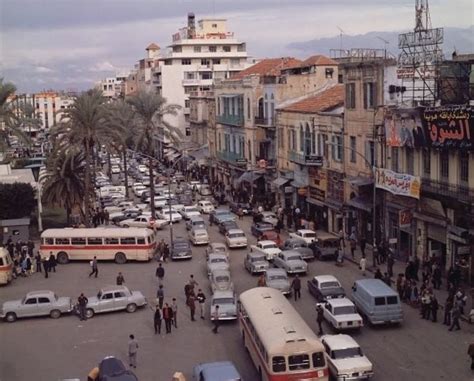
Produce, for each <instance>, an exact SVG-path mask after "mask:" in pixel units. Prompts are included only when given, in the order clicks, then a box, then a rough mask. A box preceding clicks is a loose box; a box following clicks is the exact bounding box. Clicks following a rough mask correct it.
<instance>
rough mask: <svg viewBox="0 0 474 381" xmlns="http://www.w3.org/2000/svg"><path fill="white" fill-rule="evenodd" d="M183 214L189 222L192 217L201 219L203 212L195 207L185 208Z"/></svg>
mask: <svg viewBox="0 0 474 381" xmlns="http://www.w3.org/2000/svg"><path fill="white" fill-rule="evenodd" d="M181 214H182V216H183V218H184V219H185V220H189V219H190V218H191V217H201V212H200V211H199V209H198V208H197V206H195V205H191V206H184V207H183V210H182V211H181Z"/></svg>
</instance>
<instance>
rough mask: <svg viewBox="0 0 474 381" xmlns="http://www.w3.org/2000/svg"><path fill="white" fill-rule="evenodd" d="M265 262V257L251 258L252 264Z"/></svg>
mask: <svg viewBox="0 0 474 381" xmlns="http://www.w3.org/2000/svg"><path fill="white" fill-rule="evenodd" d="M264 260H265V257H264V256H261V257H253V258H251V261H252V262H263V261H264Z"/></svg>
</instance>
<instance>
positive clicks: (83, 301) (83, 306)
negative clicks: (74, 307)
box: [77, 294, 89, 320]
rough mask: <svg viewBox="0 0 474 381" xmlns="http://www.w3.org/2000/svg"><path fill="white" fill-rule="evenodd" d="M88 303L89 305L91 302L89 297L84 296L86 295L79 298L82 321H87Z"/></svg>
mask: <svg viewBox="0 0 474 381" xmlns="http://www.w3.org/2000/svg"><path fill="white" fill-rule="evenodd" d="M87 303H89V300H88V299H87V297H85V296H84V294H81V295H80V296H79V297H78V298H77V304H78V306H79V319H80V320H87V316H86V307H87Z"/></svg>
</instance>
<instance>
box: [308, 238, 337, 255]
mask: <svg viewBox="0 0 474 381" xmlns="http://www.w3.org/2000/svg"><path fill="white" fill-rule="evenodd" d="M339 246H340V241H339V238H337V237H332V238H324V239H322V238H318V241H317V242H313V243H312V244H310V245H309V247H310V248H311V249H312V250H313V253H314V256H315V257H316V258H317V259H319V260H320V261H323V260H326V259H330V260H335V259H336V258H337V250H338V248H339Z"/></svg>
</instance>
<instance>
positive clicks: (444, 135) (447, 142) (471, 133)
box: [422, 105, 474, 151]
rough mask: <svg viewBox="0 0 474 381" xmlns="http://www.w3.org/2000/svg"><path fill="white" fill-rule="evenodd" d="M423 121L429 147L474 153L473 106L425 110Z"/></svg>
mask: <svg viewBox="0 0 474 381" xmlns="http://www.w3.org/2000/svg"><path fill="white" fill-rule="evenodd" d="M422 121H423V128H424V131H425V135H426V137H427V143H428V144H427V146H428V147H431V148H437V149H459V150H465V151H474V122H473V110H472V107H471V106H463V105H459V106H442V107H433V108H426V109H425V110H423V114H422Z"/></svg>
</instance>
